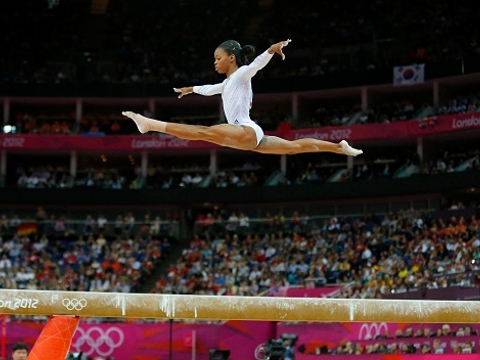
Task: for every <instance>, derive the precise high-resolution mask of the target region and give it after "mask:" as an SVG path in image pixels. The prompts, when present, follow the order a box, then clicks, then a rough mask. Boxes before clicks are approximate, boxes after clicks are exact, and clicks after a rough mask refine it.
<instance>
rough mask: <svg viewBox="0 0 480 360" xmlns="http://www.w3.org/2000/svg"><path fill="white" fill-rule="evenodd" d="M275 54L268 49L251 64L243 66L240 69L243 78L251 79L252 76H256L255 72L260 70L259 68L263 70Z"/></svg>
mask: <svg viewBox="0 0 480 360" xmlns="http://www.w3.org/2000/svg"><path fill="white" fill-rule="evenodd" d="M273 55H274V54H269V53H268V50H265V51H264V52H263V53H261V54H260V55H258V56H257V57H256V58H255V60H253V61H252V62H251V63H250V64H248V65H247V66H242V67H241V68H240V69H238V70H239V71H241V74H240V76H241V78H242V80H244V81H248V80H250V79H251V78H252V77H254V76H255V74H256V73H257V72H258V70H262V69H263V68H264V67H265V66H266V65H267V64H268V62H269V61H270V59H271V58H272V57H273Z"/></svg>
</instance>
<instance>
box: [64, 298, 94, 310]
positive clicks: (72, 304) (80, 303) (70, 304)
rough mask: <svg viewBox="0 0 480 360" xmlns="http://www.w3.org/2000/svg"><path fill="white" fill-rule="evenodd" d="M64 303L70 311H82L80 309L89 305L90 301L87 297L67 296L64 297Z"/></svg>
mask: <svg viewBox="0 0 480 360" xmlns="http://www.w3.org/2000/svg"><path fill="white" fill-rule="evenodd" d="M62 304H63V306H65V308H66V309H67V310H69V311H72V310H77V311H80V310H83V309H84V308H85V307H86V306H87V304H88V303H87V300H85V299H76V298H73V299H68V298H65V299H63V301H62Z"/></svg>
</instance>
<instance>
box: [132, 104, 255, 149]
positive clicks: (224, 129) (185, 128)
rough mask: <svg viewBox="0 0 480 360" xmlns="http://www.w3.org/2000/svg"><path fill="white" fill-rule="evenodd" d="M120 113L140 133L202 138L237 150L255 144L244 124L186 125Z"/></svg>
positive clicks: (252, 134) (252, 146) (187, 138)
mask: <svg viewBox="0 0 480 360" xmlns="http://www.w3.org/2000/svg"><path fill="white" fill-rule="evenodd" d="M122 115H124V116H126V117H128V118H130V119H132V120H133V121H134V122H135V124H136V125H137V128H138V131H140V132H141V133H142V134H144V133H146V132H149V131H155V132H161V133H164V134H169V135H173V136H176V137H178V138H180V139H184V140H203V141H208V142H211V143H214V144H217V145H221V146H227V147H231V148H234V149H239V150H252V149H253V148H255V146H256V145H257V140H256V135H255V131H254V130H253V129H252V128H250V127H246V126H235V125H230V124H220V125H214V126H201V125H186V124H176V123H171V122H165V121H160V120H155V119H150V118H147V117H145V116H143V115H140V114H136V113H134V112H131V111H124V112H122Z"/></svg>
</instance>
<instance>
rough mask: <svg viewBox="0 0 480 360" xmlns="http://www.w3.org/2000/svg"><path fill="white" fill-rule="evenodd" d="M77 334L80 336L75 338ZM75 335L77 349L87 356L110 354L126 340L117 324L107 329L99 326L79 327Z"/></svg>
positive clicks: (74, 344)
mask: <svg viewBox="0 0 480 360" xmlns="http://www.w3.org/2000/svg"><path fill="white" fill-rule="evenodd" d="M77 334H79V336H78V338H76V339H75V336H76V335H77ZM75 336H74V339H75V340H74V341H73V347H74V349H75V351H77V352H80V351H81V352H82V353H83V354H84V355H86V356H89V355H96V356H103V357H106V356H110V355H111V354H112V353H113V351H114V350H115V349H117V348H119V347H120V346H122V344H123V342H124V341H125V335H124V333H123V331H122V330H121V329H119V328H118V327H116V326H112V327H109V328H108V329H106V330H104V329H102V328H101V327H99V326H91V327H89V328H88V329H87V330H84V329H82V328H81V327H79V328H77V331H76V333H75Z"/></svg>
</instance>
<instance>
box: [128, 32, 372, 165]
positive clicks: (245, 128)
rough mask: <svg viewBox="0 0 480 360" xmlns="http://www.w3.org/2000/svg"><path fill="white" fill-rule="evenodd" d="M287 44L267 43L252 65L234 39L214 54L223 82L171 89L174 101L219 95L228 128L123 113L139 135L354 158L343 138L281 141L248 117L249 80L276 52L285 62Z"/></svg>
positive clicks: (247, 50)
mask: <svg viewBox="0 0 480 360" xmlns="http://www.w3.org/2000/svg"><path fill="white" fill-rule="evenodd" d="M290 41H291V40H290V39H289V40H285V41H280V42H279V43H276V44H273V45H271V46H270V47H269V48H268V49H267V50H266V51H265V52H264V53H262V54H260V55H259V56H257V57H256V58H255V59H254V60H253V61H252V62H251V63H250V62H249V60H250V59H251V58H252V57H253V55H254V52H255V48H254V47H253V46H251V45H245V46H243V47H242V46H240V44H239V43H238V42H237V41H234V40H228V41H225V42H223V43H222V44H220V45H219V46H218V47H217V49H216V50H215V52H214V54H213V56H214V59H215V61H214V65H215V70H216V71H217V72H218V73H219V74H225V75H226V79H225V80H224V81H223V82H221V83H219V84H215V85H203V86H189V87H183V88H179V89H176V88H174V91H175V92H177V93H179V94H180V95H179V96H178V97H179V98H182V97H183V96H185V95H188V94H191V93H197V94H200V95H205V96H211V95H216V94H221V95H222V102H223V109H224V112H225V116H226V119H227V122H228V124H220V125H214V126H199V125H186V124H176V123H170V122H164V121H159V120H154V119H150V118H147V117H145V116H143V115H140V114H136V113H133V112H131V111H124V112H123V113H122V114H123V115H124V116H126V117H129V118H130V119H132V120H133V121H134V122H135V123H136V125H137V127H138V130H139V131H140V132H141V133H142V134H143V133H146V132H148V131H156V132H162V133H165V134H170V135H173V136H176V137H178V138H181V139H185V140H203V141H208V142H211V143H214V144H218V145H221V146H226V147H231V148H235V149H239V150H252V151H255V152H259V153H262V154H278V155H282V154H288V155H291V154H300V153H307V152H332V153H336V154H344V155H349V156H357V155H360V154H362V153H363V151H362V150H358V149H355V148H353V147H351V146H350V145H349V144H348V143H347V142H346V141H345V140H342V141H340V142H339V143H333V142H329V141H323V140H317V139H312V138H306V139H298V140H292V141H290V140H286V139H282V138H279V137H277V136H269V135H264V133H263V130H262V129H261V128H260V126H258V125H257V124H256V123H255V122H254V121H253V120H252V119H250V108H251V105H252V98H253V93H252V83H251V79H252V77H253V76H254V75H255V74H256V73H257V71H259V70H261V69H263V68H264V67H265V66H266V65H267V64H268V62H269V61H270V59H271V58H272V57H273V55H274V54H275V53H277V54H279V55H280V56H281V57H282V59H283V60H284V59H285V55H284V54H283V50H282V49H283V48H284V47H285V46H287V45H288V44H289V43H290Z"/></svg>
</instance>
